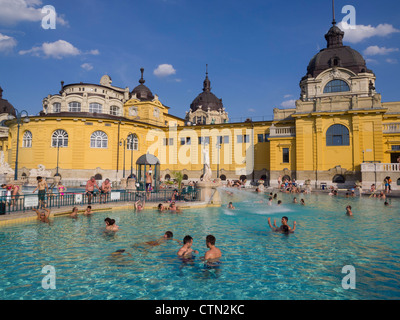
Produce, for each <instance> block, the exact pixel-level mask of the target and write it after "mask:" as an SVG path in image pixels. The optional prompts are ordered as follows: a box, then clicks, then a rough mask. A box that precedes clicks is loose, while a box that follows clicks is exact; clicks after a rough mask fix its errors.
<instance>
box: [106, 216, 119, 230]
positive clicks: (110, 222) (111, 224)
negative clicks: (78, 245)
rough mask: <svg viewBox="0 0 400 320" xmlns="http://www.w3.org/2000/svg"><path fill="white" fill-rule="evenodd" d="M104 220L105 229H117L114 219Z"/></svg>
mask: <svg viewBox="0 0 400 320" xmlns="http://www.w3.org/2000/svg"><path fill="white" fill-rule="evenodd" d="M104 222H105V223H106V230H107V231H118V230H119V227H118V226H117V225H116V224H115V220H114V219H110V218H105V219H104Z"/></svg>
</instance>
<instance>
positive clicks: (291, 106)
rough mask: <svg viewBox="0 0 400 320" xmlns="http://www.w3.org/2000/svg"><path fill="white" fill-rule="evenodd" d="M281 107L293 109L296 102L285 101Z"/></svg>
mask: <svg viewBox="0 0 400 320" xmlns="http://www.w3.org/2000/svg"><path fill="white" fill-rule="evenodd" d="M281 107H283V108H294V107H296V100H294V99H292V100H286V101H283V102H282V103H281Z"/></svg>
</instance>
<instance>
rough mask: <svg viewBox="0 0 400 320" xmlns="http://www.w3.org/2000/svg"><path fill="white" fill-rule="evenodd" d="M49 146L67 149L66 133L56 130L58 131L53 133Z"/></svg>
mask: <svg viewBox="0 0 400 320" xmlns="http://www.w3.org/2000/svg"><path fill="white" fill-rule="evenodd" d="M51 146H52V147H53V148H57V147H61V148H66V147H68V133H67V132H66V131H65V130H62V129H58V130H56V131H54V132H53V134H52V136H51Z"/></svg>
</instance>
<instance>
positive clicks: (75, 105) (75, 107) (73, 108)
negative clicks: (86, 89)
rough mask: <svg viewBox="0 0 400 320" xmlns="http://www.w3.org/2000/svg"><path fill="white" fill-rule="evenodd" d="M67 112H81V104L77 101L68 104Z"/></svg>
mask: <svg viewBox="0 0 400 320" xmlns="http://www.w3.org/2000/svg"><path fill="white" fill-rule="evenodd" d="M68 110H69V112H81V104H80V103H79V102H77V101H72V102H70V103H68Z"/></svg>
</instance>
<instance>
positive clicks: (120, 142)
mask: <svg viewBox="0 0 400 320" xmlns="http://www.w3.org/2000/svg"><path fill="white" fill-rule="evenodd" d="M122 143H123V145H124V169H123V173H122V178H125V149H126V139H124V138H121V139H120V140H119V145H120V146H122Z"/></svg>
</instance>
